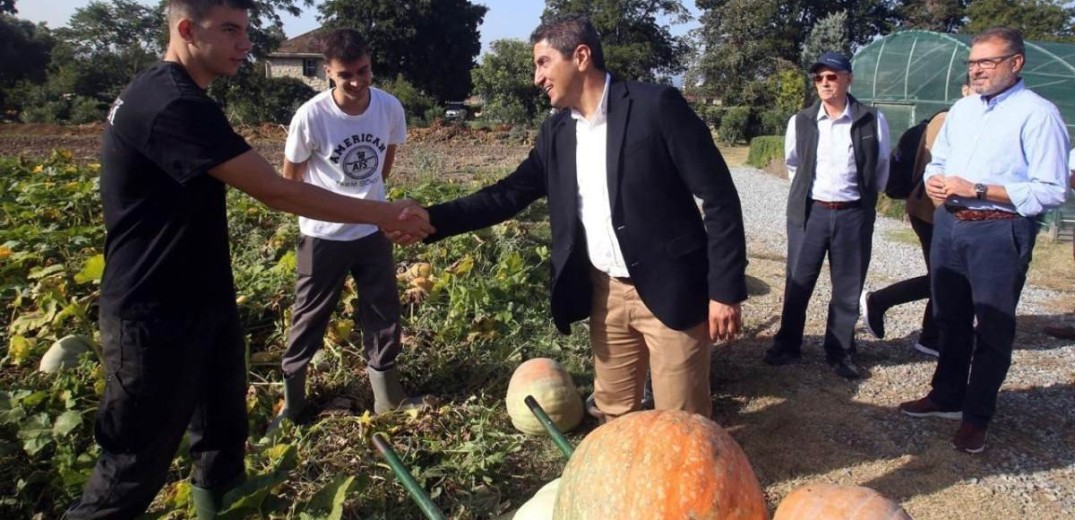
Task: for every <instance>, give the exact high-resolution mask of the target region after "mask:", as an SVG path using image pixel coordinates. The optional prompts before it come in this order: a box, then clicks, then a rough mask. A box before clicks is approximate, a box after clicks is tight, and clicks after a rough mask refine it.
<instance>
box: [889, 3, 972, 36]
mask: <svg viewBox="0 0 1075 520" xmlns="http://www.w3.org/2000/svg"><path fill="white" fill-rule="evenodd" d="M969 3H970V2H969V0H903V1H902V2H900V5H899V7H898V8H896V13H897V14H898V16H899V27H900V28H901V29H922V30H926V31H938V32H955V31H958V30H959V28H960V27H962V26H963V22H964V15H965V13H966V9H967V4H969Z"/></svg>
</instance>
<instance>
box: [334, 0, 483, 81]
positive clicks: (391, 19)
mask: <svg viewBox="0 0 1075 520" xmlns="http://www.w3.org/2000/svg"><path fill="white" fill-rule="evenodd" d="M320 9H321V16H322V20H323V21H324V23H325V25H326V26H327V27H352V28H355V29H357V30H359V31H360V32H361V33H362V35H363V36H365V37H366V39H367V40H368V41H369V42H370V47H371V54H372V58H373V67H374V70H375V71H377V73H378V74H380V75H384V76H385V77H389V78H393V77H396V75H398V74H403V76H404V77H405V78H407V81H409V82H410V83H412V84H413V85H414V86H416V87H418V88H419V89H420V90H422V91H424V92H426V93H428V94H429V95H431V96H433V97H434V98H435V99H436V100H437V101H438V102H444V101H450V100H459V99H463V98H465V97H466V96H467V95H469V94H470V87H471V84H470V69H471V68H473V67H474V64H475V63H474V60H475V58H477V57H478V54H479V53H480V52H481V40H480V35H479V33H478V26H479V25H481V23H482V20H483V19H485V13H486V11H488V8H487V7H485V6H483V5H475V4H473V3H471V2H470V1H469V0H414V1H409V2H400V1H398V0H326V1H325V2H324V3H323V4H321V7H320Z"/></svg>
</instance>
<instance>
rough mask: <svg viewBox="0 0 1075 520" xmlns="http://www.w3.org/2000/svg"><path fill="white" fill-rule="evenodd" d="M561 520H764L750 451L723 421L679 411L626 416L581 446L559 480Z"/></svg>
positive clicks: (762, 498)
mask: <svg viewBox="0 0 1075 520" xmlns="http://www.w3.org/2000/svg"><path fill="white" fill-rule="evenodd" d="M553 518H555V519H558V520H567V519H571V520H587V519H592V520H605V519H610V518H616V519H620V520H627V519H635V518H637V519H647V520H648V519H677V520H678V519H684V518H690V519H694V520H717V519H721V520H737V519H741V520H755V519H757V520H764V519H766V518H768V512H767V511H766V508H765V496H764V495H763V494H762V490H761V486H760V485H759V484H758V479H757V477H756V476H754V470H753V469H752V468H751V467H750V462H749V461H748V460H747V457H746V455H745V454H744V453H743V450H742V449H741V448H740V447H739V445H738V444H737V443H736V442H735V440H734V439H732V437H731V436H730V435H728V433H727V432H725V431H724V430H723V429H722V428H721V427H720V426H718V425H717V423H715V422H713V421H710V420H709V419H706V418H705V417H702V416H701V415H698V414H692V413H688V412H684V411H678V410H652V411H645V412H636V413H632V414H628V415H625V416H623V417H620V418H618V419H615V420H613V421H611V422H608V423H606V424H604V425H602V426H601V427H599V428H597V429H596V430H594V431H593V432H591V433H590V435H589V436H587V437H586V438H585V439H584V440H583V441H582V443H581V444H579V446H578V448H576V450H575V453H574V455H572V456H571V460H570V461H569V462H568V463H567V467H566V468H565V469H564V475H563V477H562V478H561V479H560V491H559V494H558V495H557V498H556V508H555V514H554V515H553Z"/></svg>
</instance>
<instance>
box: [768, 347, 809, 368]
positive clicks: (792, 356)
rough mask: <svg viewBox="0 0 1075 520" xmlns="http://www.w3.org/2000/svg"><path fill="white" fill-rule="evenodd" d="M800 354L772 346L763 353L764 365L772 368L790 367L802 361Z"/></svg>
mask: <svg viewBox="0 0 1075 520" xmlns="http://www.w3.org/2000/svg"><path fill="white" fill-rule="evenodd" d="M802 357H803V355H802V353H801V352H799V351H797V350H796V351H792V350H790V349H785V348H780V347H778V346H776V345H773V346H772V347H770V348H769V350H766V351H765V358H764V360H765V363H766V364H769V365H773V366H780V365H790V364H792V363H798V362H799V361H801V360H802Z"/></svg>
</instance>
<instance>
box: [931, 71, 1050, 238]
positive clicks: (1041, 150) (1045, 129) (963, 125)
mask: <svg viewBox="0 0 1075 520" xmlns="http://www.w3.org/2000/svg"><path fill="white" fill-rule="evenodd" d="M1068 147H1069V141H1068V132H1067V128H1066V127H1065V126H1064V121H1063V119H1061V117H1060V112H1059V111H1058V110H1057V109H1056V106H1055V105H1053V104H1052V103H1050V102H1049V101H1047V100H1045V99H1044V98H1042V97H1041V96H1039V95H1037V94H1035V93H1034V92H1032V91H1030V90H1029V89H1027V88H1026V87H1025V86H1024V85H1023V80H1022V79H1020V80H1019V81H1018V82H1017V83H1016V84H1015V85H1014V86H1012V87H1011V88H1010V89H1008V90H1006V91H1004V92H1002V93H1000V94H999V95H997V96H995V97H993V98H992V99H989V100H986V99H985V98H984V97H983V96H968V97H965V98H963V99H960V100H959V101H957V102H956V104H955V105H953V106H952V109H951V110H950V111H949V112H948V117H947V118H946V119H945V120H944V126H942V127H941V131H940V133H939V134H938V135H937V140H936V142H934V144H933V149H932V150H931V151H932V154H933V159H932V161H930V163H929V165H928V166H926V171H925V174H924V175H923V177H924V178H925V179H929V178H930V177H932V176H934V175H937V174H942V175H954V176H957V177H962V178H964V179H966V180H968V181H970V182H972V183H982V184H995V185H1000V186H1004V189H1005V190H1007V192H1008V198H1010V199H1011V201H1012V204H1003V203H1000V202H994V201H988V200H978V199H975V198H969V199H968V198H963V197H949V198H948V201H947V202H946V204H948V205H955V206H963V207H967V208H971V209H1000V210H1005V211H1011V212H1016V213H1019V214H1020V215H1023V216H1027V217H1031V216H1034V215H1039V214H1041V213H1042V212H1043V211H1045V210H1047V209H1049V208H1053V207H1056V206H1059V205H1060V204H1062V203H1063V202H1064V198H1065V196H1066V195H1067V186H1068V175H1069V172H1068V167H1067V159H1068Z"/></svg>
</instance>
